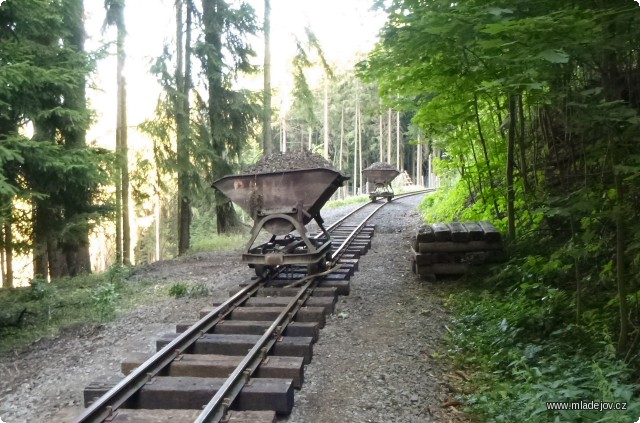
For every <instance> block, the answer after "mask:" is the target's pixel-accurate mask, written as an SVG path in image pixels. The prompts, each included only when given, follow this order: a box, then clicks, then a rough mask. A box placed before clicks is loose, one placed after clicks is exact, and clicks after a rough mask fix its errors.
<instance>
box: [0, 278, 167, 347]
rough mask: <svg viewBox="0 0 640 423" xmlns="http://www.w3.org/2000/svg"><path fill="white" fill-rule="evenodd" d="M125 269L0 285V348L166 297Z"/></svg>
mask: <svg viewBox="0 0 640 423" xmlns="http://www.w3.org/2000/svg"><path fill="white" fill-rule="evenodd" d="M129 273H130V270H129V269H127V268H123V267H114V268H112V269H110V270H109V271H106V272H103V273H101V274H92V275H82V276H77V277H74V278H64V279H61V280H58V281H55V282H54V283H48V282H45V281H43V280H35V281H32V283H31V286H29V287H23V288H13V289H0V353H6V352H9V351H13V350H19V349H21V348H24V347H26V346H28V345H29V344H31V343H33V342H35V341H37V340H38V339H41V338H45V337H51V336H56V335H58V334H59V333H60V332H61V331H63V330H64V329H65V328H68V327H74V326H81V325H85V324H99V323H102V322H106V321H109V320H112V319H113V318H115V317H116V316H117V315H118V314H120V313H121V312H123V311H125V310H128V309H131V308H134V307H136V306H140V305H142V304H146V303H150V302H152V301H158V300H159V299H163V298H168V292H167V289H162V290H157V289H155V287H154V284H153V283H151V282H135V283H126V279H127V277H128V276H129Z"/></svg>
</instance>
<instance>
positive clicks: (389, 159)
mask: <svg viewBox="0 0 640 423" xmlns="http://www.w3.org/2000/svg"><path fill="white" fill-rule="evenodd" d="M388 114H389V116H388V119H387V120H388V124H387V163H389V164H391V109H389V113H388Z"/></svg>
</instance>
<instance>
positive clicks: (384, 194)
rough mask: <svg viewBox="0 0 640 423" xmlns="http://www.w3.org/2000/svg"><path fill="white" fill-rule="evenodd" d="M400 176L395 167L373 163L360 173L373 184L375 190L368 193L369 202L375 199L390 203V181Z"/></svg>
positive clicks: (391, 195) (391, 189)
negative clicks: (385, 200) (383, 199)
mask: <svg viewBox="0 0 640 423" xmlns="http://www.w3.org/2000/svg"><path fill="white" fill-rule="evenodd" d="M399 174H400V171H399V170H398V169H396V168H395V167H393V166H391V165H390V164H387V163H381V162H378V163H374V164H372V165H371V166H369V167H368V168H366V169H364V170H363V171H362V175H363V176H364V177H365V178H366V179H367V181H369V182H370V183H372V184H374V186H375V189H374V190H373V191H371V192H370V193H369V198H370V199H371V201H376V198H378V197H380V198H386V199H387V201H391V199H392V198H393V188H391V181H393V180H394V179H395V178H396V176H398V175H399Z"/></svg>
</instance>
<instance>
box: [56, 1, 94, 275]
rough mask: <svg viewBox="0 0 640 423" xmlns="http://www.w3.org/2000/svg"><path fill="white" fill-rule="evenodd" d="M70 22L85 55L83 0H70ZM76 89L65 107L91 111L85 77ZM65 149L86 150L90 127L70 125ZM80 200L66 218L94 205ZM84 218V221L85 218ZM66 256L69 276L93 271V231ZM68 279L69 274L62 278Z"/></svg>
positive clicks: (74, 42)
mask: <svg viewBox="0 0 640 423" xmlns="http://www.w3.org/2000/svg"><path fill="white" fill-rule="evenodd" d="M68 4H69V5H70V7H69V14H68V16H69V21H68V22H67V27H68V28H69V31H70V36H69V38H68V40H67V41H68V43H69V45H70V47H72V48H73V49H74V50H76V51H78V52H84V41H85V31H84V5H83V1H82V0H70V1H69V3H68ZM74 82H75V86H74V87H72V88H70V89H69V91H68V92H67V93H66V95H65V96H64V102H65V105H66V106H67V107H68V108H70V109H72V110H76V111H79V112H85V111H86V110H87V99H86V81H85V79H84V78H82V79H81V80H79V81H74ZM64 132H65V133H64V138H65V147H67V148H85V147H86V144H87V143H86V128H85V127H84V126H83V125H70V127H69V128H67V129H66V131H64ZM83 194H84V195H81V196H80V198H79V199H73V200H72V201H71V203H68V204H65V218H66V219H68V220H72V219H73V218H74V217H75V215H77V210H86V209H87V207H88V206H89V204H90V202H91V198H90V197H89V193H88V192H85V193H83ZM83 219H84V218H83ZM63 249H64V253H65V255H66V262H67V267H68V271H69V273H68V275H69V276H76V275H78V274H80V273H85V272H86V273H88V272H91V255H90V254H89V230H88V229H85V230H83V231H82V233H81V234H80V235H79V237H78V238H77V239H75V240H74V241H73V242H71V243H65V245H64V246H63ZM61 276H67V275H61Z"/></svg>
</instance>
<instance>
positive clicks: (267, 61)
mask: <svg viewBox="0 0 640 423" xmlns="http://www.w3.org/2000/svg"><path fill="white" fill-rule="evenodd" d="M263 33H264V92H263V98H264V100H263V101H264V110H263V116H262V149H263V151H264V154H271V153H274V152H276V151H278V145H277V144H276V142H275V141H274V140H273V137H272V135H271V0H264V25H263Z"/></svg>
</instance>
